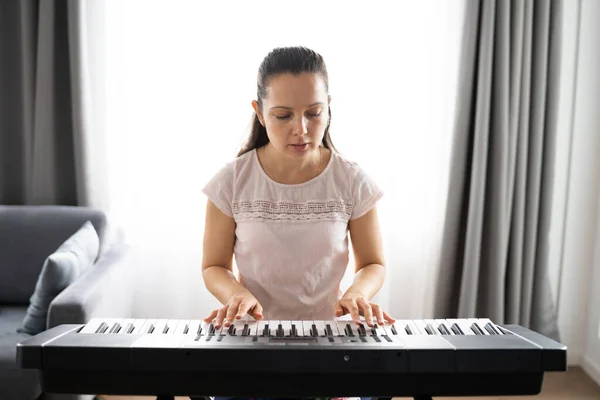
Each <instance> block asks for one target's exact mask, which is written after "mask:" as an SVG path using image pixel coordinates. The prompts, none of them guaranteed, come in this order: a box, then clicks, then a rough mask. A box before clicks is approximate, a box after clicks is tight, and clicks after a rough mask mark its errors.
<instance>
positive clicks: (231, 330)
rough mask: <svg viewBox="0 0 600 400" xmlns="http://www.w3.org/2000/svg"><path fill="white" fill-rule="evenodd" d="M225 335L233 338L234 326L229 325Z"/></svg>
mask: <svg viewBox="0 0 600 400" xmlns="http://www.w3.org/2000/svg"><path fill="white" fill-rule="evenodd" d="M227 334H228V335H231V336H235V326H233V325H229V329H227Z"/></svg>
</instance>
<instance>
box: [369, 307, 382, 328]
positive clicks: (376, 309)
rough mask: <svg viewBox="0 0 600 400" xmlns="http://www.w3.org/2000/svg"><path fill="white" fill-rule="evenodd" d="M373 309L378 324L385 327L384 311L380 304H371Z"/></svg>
mask: <svg viewBox="0 0 600 400" xmlns="http://www.w3.org/2000/svg"><path fill="white" fill-rule="evenodd" d="M371 309H372V310H373V316H374V317H375V318H377V323H378V324H379V325H383V323H384V321H385V319H384V318H383V311H382V310H381V307H379V305H378V304H375V303H371Z"/></svg>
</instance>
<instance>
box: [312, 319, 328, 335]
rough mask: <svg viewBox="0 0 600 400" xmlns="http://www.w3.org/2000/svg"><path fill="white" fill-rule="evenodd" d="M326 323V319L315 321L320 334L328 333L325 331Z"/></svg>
mask: <svg viewBox="0 0 600 400" xmlns="http://www.w3.org/2000/svg"><path fill="white" fill-rule="evenodd" d="M325 323H326V321H315V326H316V327H317V334H318V335H319V336H323V335H327V332H326V331H325Z"/></svg>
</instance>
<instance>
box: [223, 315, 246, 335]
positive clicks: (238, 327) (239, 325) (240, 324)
mask: <svg viewBox="0 0 600 400" xmlns="http://www.w3.org/2000/svg"><path fill="white" fill-rule="evenodd" d="M244 325H246V318H244V317H242V318H240V319H236V320H234V321H233V324H231V327H233V328H232V329H230V330H228V332H227V333H228V334H229V335H231V334H233V335H235V336H239V335H241V334H242V331H243V330H244ZM230 332H233V333H230Z"/></svg>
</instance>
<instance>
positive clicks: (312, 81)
mask: <svg viewBox="0 0 600 400" xmlns="http://www.w3.org/2000/svg"><path fill="white" fill-rule="evenodd" d="M326 99H327V89H326V86H325V81H324V80H323V78H322V77H321V76H320V75H319V74H308V73H304V74H300V75H292V74H284V75H279V76H276V77H274V78H272V79H270V81H269V82H268V95H267V99H266V100H267V101H268V102H269V103H270V104H273V105H275V104H276V105H279V106H287V107H293V106H310V105H313V104H314V103H317V102H325V100H326ZM280 103H281V104H280Z"/></svg>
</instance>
